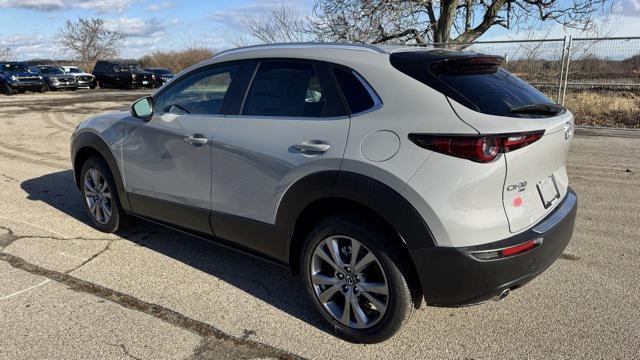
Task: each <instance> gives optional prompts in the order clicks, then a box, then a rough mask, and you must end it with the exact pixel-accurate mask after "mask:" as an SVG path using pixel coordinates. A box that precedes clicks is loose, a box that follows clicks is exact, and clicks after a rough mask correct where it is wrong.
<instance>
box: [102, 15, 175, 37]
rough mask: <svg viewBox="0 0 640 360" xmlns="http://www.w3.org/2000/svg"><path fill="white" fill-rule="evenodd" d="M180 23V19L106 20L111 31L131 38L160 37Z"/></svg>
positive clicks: (126, 18)
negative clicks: (169, 28)
mask: <svg viewBox="0 0 640 360" xmlns="http://www.w3.org/2000/svg"><path fill="white" fill-rule="evenodd" d="M177 23H178V19H173V20H170V21H165V20H161V19H157V18H151V19H141V18H129V17H120V18H117V19H106V20H105V26H106V27H107V28H109V29H111V30H115V31H118V32H120V33H121V34H124V35H127V36H131V37H148V36H159V35H162V34H164V32H165V30H166V29H167V28H168V27H170V26H173V25H176V24H177Z"/></svg>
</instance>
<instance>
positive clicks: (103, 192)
mask: <svg viewBox="0 0 640 360" xmlns="http://www.w3.org/2000/svg"><path fill="white" fill-rule="evenodd" d="M80 176H81V178H80V179H81V181H82V186H81V190H82V196H83V200H84V201H83V203H84V208H85V210H86V211H87V213H88V214H89V217H90V218H91V221H92V222H93V225H94V226H95V227H96V228H97V229H98V230H100V231H103V232H107V233H113V232H116V231H118V230H122V229H124V228H125V227H126V226H128V225H129V223H130V221H129V218H128V216H127V214H125V212H124V210H123V209H122V207H121V206H120V201H119V200H118V193H117V189H116V185H115V182H114V181H113V176H112V175H111V171H110V170H109V167H108V166H107V165H106V163H105V162H104V161H103V160H102V159H100V158H98V157H91V158H89V159H87V161H86V162H85V163H84V164H83V165H82V172H81V175H80Z"/></svg>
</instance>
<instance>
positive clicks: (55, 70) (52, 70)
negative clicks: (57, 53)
mask: <svg viewBox="0 0 640 360" xmlns="http://www.w3.org/2000/svg"><path fill="white" fill-rule="evenodd" d="M39 69H40V72H41V73H43V74H53V75H60V74H64V71H62V69H61V68H59V67H54V66H43V67H41V68H39Z"/></svg>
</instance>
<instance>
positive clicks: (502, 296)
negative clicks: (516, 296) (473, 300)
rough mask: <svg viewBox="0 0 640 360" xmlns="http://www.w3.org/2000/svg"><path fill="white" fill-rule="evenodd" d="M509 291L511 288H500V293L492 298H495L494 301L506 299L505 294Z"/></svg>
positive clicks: (507, 294)
mask: <svg viewBox="0 0 640 360" xmlns="http://www.w3.org/2000/svg"><path fill="white" fill-rule="evenodd" d="M510 293H511V290H509V289H504V290H502V292H501V293H500V295H498V296H496V297H495V298H494V299H495V301H502V300H504V299H506V298H507V296H509V294H510Z"/></svg>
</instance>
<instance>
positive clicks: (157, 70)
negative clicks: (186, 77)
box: [151, 69, 171, 75]
mask: <svg viewBox="0 0 640 360" xmlns="http://www.w3.org/2000/svg"><path fill="white" fill-rule="evenodd" d="M151 72H153V73H155V74H157V75H166V74H171V71H169V70H167V69H152V70H151Z"/></svg>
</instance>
